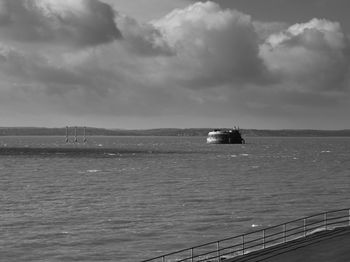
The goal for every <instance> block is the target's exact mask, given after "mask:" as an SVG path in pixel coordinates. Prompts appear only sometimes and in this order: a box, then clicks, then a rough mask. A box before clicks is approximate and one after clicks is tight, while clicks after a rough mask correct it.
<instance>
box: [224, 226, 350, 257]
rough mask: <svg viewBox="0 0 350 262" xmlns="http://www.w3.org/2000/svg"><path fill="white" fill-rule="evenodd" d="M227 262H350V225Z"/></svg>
mask: <svg viewBox="0 0 350 262" xmlns="http://www.w3.org/2000/svg"><path fill="white" fill-rule="evenodd" d="M224 261H225V262H243V261H244V262H258V261H264V262H350V227H346V228H338V229H334V230H327V231H322V232H318V233H314V234H312V235H309V236H307V237H305V238H301V239H297V240H293V241H290V242H287V243H285V244H280V245H277V246H274V247H270V248H266V249H264V250H260V251H255V252H252V253H249V254H247V255H244V256H240V257H235V258H232V259H226V260H224Z"/></svg>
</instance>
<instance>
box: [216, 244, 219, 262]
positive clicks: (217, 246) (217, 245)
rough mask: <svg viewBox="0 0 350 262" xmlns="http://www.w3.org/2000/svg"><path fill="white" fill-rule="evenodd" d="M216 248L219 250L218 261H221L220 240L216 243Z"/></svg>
mask: <svg viewBox="0 0 350 262" xmlns="http://www.w3.org/2000/svg"><path fill="white" fill-rule="evenodd" d="M216 250H217V256H218V261H220V241H218V242H217V243H216Z"/></svg>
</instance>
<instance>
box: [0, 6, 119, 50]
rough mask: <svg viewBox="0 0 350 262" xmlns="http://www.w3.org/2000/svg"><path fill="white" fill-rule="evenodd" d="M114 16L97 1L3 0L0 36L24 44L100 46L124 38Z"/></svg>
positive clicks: (0, 13)
mask: <svg viewBox="0 0 350 262" xmlns="http://www.w3.org/2000/svg"><path fill="white" fill-rule="evenodd" d="M114 14H115V13H114V11H113V9H112V8H111V7H110V6H109V5H107V4H105V3H102V2H100V1H98V0H75V1H69V0H59V1H56V0H18V1H17V0H16V1H13V0H1V2H0V36H2V38H3V39H5V40H10V39H12V40H15V41H21V42H51V43H55V44H57V43H63V44H72V45H77V46H89V45H98V44H101V43H106V42H110V41H113V40H114V39H117V38H120V37H121V33H120V31H119V30H118V28H117V27H116V24H115V22H114Z"/></svg>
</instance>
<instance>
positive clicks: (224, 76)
mask: <svg viewBox="0 0 350 262" xmlns="http://www.w3.org/2000/svg"><path fill="white" fill-rule="evenodd" d="M154 25H155V27H156V28H158V29H159V30H160V31H161V33H162V34H163V35H164V38H165V39H166V41H167V42H168V43H169V45H170V46H171V47H172V48H173V49H174V50H176V54H177V57H176V58H175V59H173V60H171V61H169V63H168V64H167V65H168V66H169V68H167V71H168V72H172V73H173V72H176V74H175V75H174V74H172V75H169V77H170V78H172V79H173V80H174V81H178V84H180V85H183V86H185V87H189V88H202V87H214V88H215V87H217V86H220V85H222V84H238V83H239V84H241V85H243V84H245V83H250V82H256V81H260V80H261V79H262V77H263V74H262V73H263V63H262V60H261V59H260V58H259V57H258V36H257V34H256V33H255V30H254V27H253V24H252V21H251V18H250V16H248V15H245V14H243V13H240V12H238V11H234V10H223V9H221V8H220V6H219V5H218V4H215V3H213V2H206V3H201V2H198V3H195V4H193V5H191V6H189V7H187V8H185V9H177V10H175V11H173V12H171V13H170V14H168V15H167V16H165V17H164V18H162V19H160V20H158V21H155V22H154Z"/></svg>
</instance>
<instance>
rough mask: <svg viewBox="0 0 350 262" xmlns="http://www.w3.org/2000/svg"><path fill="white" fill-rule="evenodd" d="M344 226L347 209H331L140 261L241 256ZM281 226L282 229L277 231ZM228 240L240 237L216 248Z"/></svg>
mask: <svg viewBox="0 0 350 262" xmlns="http://www.w3.org/2000/svg"><path fill="white" fill-rule="evenodd" d="M335 215H337V216H335ZM310 219H312V221H310V222H308V220H310ZM315 220H316V222H315ZM297 223H301V225H298V226H294V227H292V226H293V224H297ZM345 226H350V208H343V209H338V210H331V211H327V212H323V213H319V214H314V215H310V216H306V217H303V218H299V219H294V220H291V221H288V222H285V223H282V224H278V225H275V226H271V227H267V228H263V229H260V230H256V231H251V232H248V233H245V234H241V235H237V236H233V237H228V238H223V239H220V240H217V241H212V242H208V243H205V244H201V245H197V246H193V247H190V248H185V249H181V250H178V251H175V252H171V253H167V254H164V255H160V256H157V257H154V258H151V259H147V260H143V261H141V262H157V261H161V262H173V261H176V262H202V261H203V262H204V261H209V260H210V261H213V260H212V259H216V260H217V261H220V260H221V259H222V258H227V257H226V256H230V257H234V256H238V255H244V254H246V253H249V252H251V251H255V250H263V249H265V248H267V247H271V246H273V245H277V244H280V243H285V242H288V241H291V240H294V239H296V238H301V237H306V236H307V235H309V233H312V232H314V231H316V230H320V229H321V230H327V229H331V228H332V227H333V228H335V227H345ZM281 227H282V230H280V228H281ZM288 227H289V228H288ZM290 227H292V228H290ZM273 230H277V232H276V231H274V232H271V233H270V234H268V232H269V231H273ZM254 235H259V237H255V238H252V239H250V236H254ZM248 238H249V239H248ZM231 240H240V243H238V244H235V245H232V244H231V245H229V246H224V247H222V246H221V247H220V244H223V243H225V242H228V241H231ZM281 241H282V242H281ZM213 245H216V247H215V248H213V247H212V246H213ZM209 246H211V247H209ZM205 247H207V248H205ZM198 249H205V251H203V250H202V251H201V252H200V253H197V252H195V251H196V250H198ZM174 255H178V256H180V255H182V256H181V257H179V258H172V259H170V257H172V256H174ZM183 256H185V257H183ZM208 256H210V257H208Z"/></svg>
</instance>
